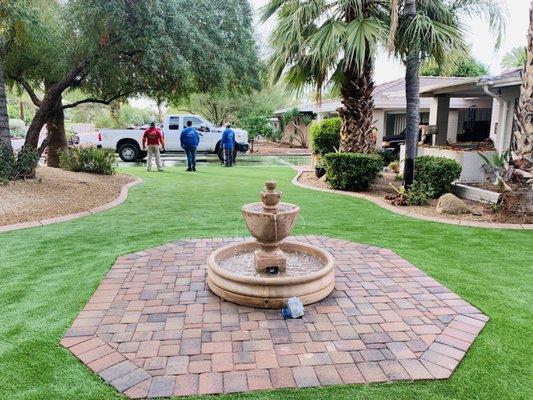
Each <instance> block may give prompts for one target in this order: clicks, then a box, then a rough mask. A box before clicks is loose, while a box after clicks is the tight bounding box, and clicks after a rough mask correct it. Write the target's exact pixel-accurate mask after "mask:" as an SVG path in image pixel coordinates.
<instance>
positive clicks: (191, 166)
mask: <svg viewBox="0 0 533 400" xmlns="http://www.w3.org/2000/svg"><path fill="white" fill-rule="evenodd" d="M180 142H181V147H182V148H183V150H185V154H187V171H196V149H198V143H200V134H199V133H198V131H197V130H196V129H194V128H193V127H192V121H187V128H185V129H184V130H183V131H182V132H181V136H180Z"/></svg>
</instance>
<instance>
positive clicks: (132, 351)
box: [61, 236, 488, 398]
mask: <svg viewBox="0 0 533 400" xmlns="http://www.w3.org/2000/svg"><path fill="white" fill-rule="evenodd" d="M245 239H246V238H224V239H190V240H184V241H179V242H175V243H169V244H166V245H163V246H159V247H156V248H152V249H148V250H145V251H141V252H138V253H135V254H129V255H126V256H122V257H119V258H118V259H117V261H116V263H115V265H114V266H113V268H112V269H111V270H110V271H109V273H108V274H107V276H106V277H105V278H104V280H103V281H102V283H101V285H100V287H99V288H98V289H97V290H96V292H95V293H94V295H93V297H92V298H91V300H90V301H89V302H88V303H87V305H86V306H85V308H84V309H83V310H82V311H81V312H80V314H79V316H78V318H77V319H76V321H74V323H73V325H72V327H71V328H70V329H69V330H68V331H67V333H66V334H65V336H64V338H63V339H62V340H61V345H62V346H64V347H66V348H68V349H69V350H70V351H71V352H72V353H73V354H74V355H75V356H76V357H78V358H79V359H80V360H81V361H82V362H84V363H85V364H87V365H88V367H89V368H91V369H92V370H93V371H94V372H96V373H98V374H99V375H100V377H101V378H102V379H104V380H105V381H106V382H107V383H109V384H111V385H112V386H114V387H115V388H116V389H117V390H118V391H119V392H122V393H124V394H125V395H126V396H128V397H131V398H144V397H169V396H188V395H195V394H218V393H224V392H226V393H234V392H243V391H249V390H268V389H276V388H298V387H309V386H321V385H336V384H357V383H370V382H385V381H394V380H418V379H444V378H448V377H449V376H450V375H451V374H452V372H453V370H454V369H455V368H456V367H457V365H458V364H459V362H460V361H461V359H462V358H463V357H464V355H465V353H466V351H467V350H468V348H469V347H470V345H471V344H472V342H473V341H474V339H475V338H476V337H477V335H478V334H479V332H480V331H481V330H482V329H483V327H484V326H485V323H486V322H487V320H488V318H487V317H486V316H485V315H483V314H482V313H481V312H480V311H479V310H478V309H476V308H475V307H473V306H472V305H470V304H468V303H467V302H466V301H464V300H462V299H461V298H460V297H459V296H457V295H455V294H454V293H452V292H450V291H449V290H448V289H446V288H445V287H443V286H442V285H441V284H439V283H438V282H437V281H435V280H434V279H433V278H431V277H429V276H427V275H426V274H425V273H423V272H422V271H421V270H419V269H418V268H416V267H415V266H413V265H411V264H410V263H409V262H407V261H406V260H404V259H402V258H401V257H399V256H398V255H396V254H395V253H394V252H392V251H391V250H388V249H381V248H377V247H372V246H366V245H361V244H357V243H353V242H348V241H345V240H340V239H332V238H326V237H320V236H305V237H297V238H292V239H293V240H299V241H303V242H306V243H311V244H314V245H318V246H320V247H322V248H324V249H325V250H327V251H329V252H330V253H331V254H332V255H333V256H334V258H335V259H336V262H337V267H336V286H335V290H334V291H333V293H332V294H331V295H330V296H329V297H328V298H326V299H324V300H322V301H320V302H318V303H316V304H312V305H309V306H306V307H305V315H304V317H303V318H302V319H297V320H287V321H286V320H283V318H282V317H281V315H280V312H279V310H261V309H254V308H250V307H244V306H239V305H236V304H232V303H229V302H226V301H224V300H221V299H220V298H218V297H217V296H215V295H214V294H213V293H211V292H210V291H209V289H208V288H207V285H206V284H205V279H206V261H207V258H208V256H209V254H210V253H211V252H212V251H214V250H215V249H217V248H219V247H220V246H222V245H225V244H228V243H230V242H234V241H243V240H245Z"/></svg>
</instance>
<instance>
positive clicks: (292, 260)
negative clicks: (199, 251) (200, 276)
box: [219, 250, 325, 278]
mask: <svg viewBox="0 0 533 400" xmlns="http://www.w3.org/2000/svg"><path fill="white" fill-rule="evenodd" d="M285 255H286V256H287V271H285V272H280V273H278V274H276V275H270V274H267V273H258V272H257V271H256V270H255V266H254V250H246V251H241V252H238V253H235V254H233V255H231V256H229V257H228V258H225V259H223V260H220V262H219V265H220V267H222V268H224V269H225V270H227V271H230V272H233V273H236V274H238V275H244V276H255V277H270V278H273V277H274V278H278V277H284V276H301V275H308V274H310V273H312V272H315V271H319V270H321V269H322V268H324V266H325V263H324V261H323V260H321V259H319V258H317V257H314V256H312V255H311V254H307V253H303V252H300V251H291V250H287V251H285Z"/></svg>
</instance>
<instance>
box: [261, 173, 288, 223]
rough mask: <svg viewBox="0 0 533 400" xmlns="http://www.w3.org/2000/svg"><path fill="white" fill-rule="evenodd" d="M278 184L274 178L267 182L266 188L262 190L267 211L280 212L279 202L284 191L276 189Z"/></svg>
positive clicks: (262, 199) (264, 207) (262, 197)
mask: <svg viewBox="0 0 533 400" xmlns="http://www.w3.org/2000/svg"><path fill="white" fill-rule="evenodd" d="M277 186H278V183H277V182H276V181H275V180H273V179H271V180H268V181H266V182H265V190H264V191H262V192H261V201H262V202H263V209H264V210H265V212H268V213H273V214H275V213H277V212H278V203H279V201H280V200H281V196H282V194H283V193H281V192H279V191H277V190H276V187H277Z"/></svg>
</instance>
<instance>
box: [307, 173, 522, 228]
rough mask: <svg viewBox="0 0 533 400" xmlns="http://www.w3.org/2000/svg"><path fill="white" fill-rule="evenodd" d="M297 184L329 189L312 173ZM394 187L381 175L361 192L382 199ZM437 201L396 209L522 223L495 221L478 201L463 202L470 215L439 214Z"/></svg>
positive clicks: (388, 177) (390, 179) (391, 180)
mask: <svg viewBox="0 0 533 400" xmlns="http://www.w3.org/2000/svg"><path fill="white" fill-rule="evenodd" d="M298 181H299V182H302V183H305V184H307V185H312V186H316V187H321V188H327V189H329V185H328V183H327V182H326V181H325V180H324V179H321V180H319V179H317V178H316V176H315V173H314V172H304V173H303V174H302V175H301V176H300V177H299V178H298ZM391 183H392V184H393V185H394V186H396V187H399V186H401V182H399V181H396V180H395V174H394V173H383V174H382V176H381V177H380V178H379V180H378V182H377V183H376V184H375V185H374V187H373V188H372V189H371V190H370V191H369V192H362V193H363V194H365V195H368V196H370V197H375V198H379V199H383V198H384V197H385V196H386V195H388V194H395V192H394V189H393V188H392V187H390V184H391ZM437 201H438V200H437V199H432V200H430V201H429V203H428V204H427V205H424V206H402V207H398V209H400V210H406V211H412V212H415V213H417V214H421V215H425V216H428V217H435V218H440V219H450V220H460V221H475V222H509V223H523V222H524V221H520V220H517V221H514V220H508V221H501V220H499V221H495V214H494V213H493V212H492V211H491V208H490V205H488V204H484V203H480V202H478V201H472V200H464V199H463V201H464V202H465V203H466V205H467V206H468V207H469V208H470V210H472V213H471V214H463V215H448V214H439V213H437V211H436V210H435V208H436V206H437Z"/></svg>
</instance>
